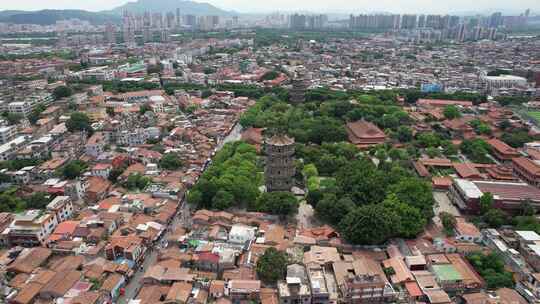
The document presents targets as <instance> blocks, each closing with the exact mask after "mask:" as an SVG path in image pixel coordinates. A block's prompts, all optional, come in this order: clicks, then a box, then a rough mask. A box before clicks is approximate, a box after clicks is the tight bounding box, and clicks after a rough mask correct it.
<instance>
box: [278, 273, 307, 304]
mask: <svg viewBox="0 0 540 304" xmlns="http://www.w3.org/2000/svg"><path fill="white" fill-rule="evenodd" d="M277 285H278V286H277V289H278V296H279V303H280V304H295V303H298V304H303V303H311V289H310V287H309V286H310V284H309V280H308V277H307V273H306V268H305V267H304V266H303V265H300V264H293V265H289V266H287V277H286V279H285V281H278V284H277Z"/></svg>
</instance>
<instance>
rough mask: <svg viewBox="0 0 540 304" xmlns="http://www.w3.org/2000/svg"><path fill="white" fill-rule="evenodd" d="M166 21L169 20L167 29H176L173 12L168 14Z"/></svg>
mask: <svg viewBox="0 0 540 304" xmlns="http://www.w3.org/2000/svg"><path fill="white" fill-rule="evenodd" d="M165 19H166V20H167V22H166V27H167V28H168V29H172V28H174V25H175V19H174V13H173V12H168V13H167V15H166V17H165Z"/></svg>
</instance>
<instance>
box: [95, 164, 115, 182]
mask: <svg viewBox="0 0 540 304" xmlns="http://www.w3.org/2000/svg"><path fill="white" fill-rule="evenodd" d="M112 168H113V166H112V165H111V164H104V163H99V164H96V165H95V166H93V167H92V170H91V171H90V174H92V176H97V177H101V178H103V179H107V178H109V174H110V173H111V171H112Z"/></svg>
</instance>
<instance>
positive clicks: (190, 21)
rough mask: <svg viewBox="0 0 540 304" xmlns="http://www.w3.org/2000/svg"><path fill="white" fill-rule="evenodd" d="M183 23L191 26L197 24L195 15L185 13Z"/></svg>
mask: <svg viewBox="0 0 540 304" xmlns="http://www.w3.org/2000/svg"><path fill="white" fill-rule="evenodd" d="M185 23H186V25H187V26H190V27H192V28H194V27H196V26H197V16H195V15H186V20H185Z"/></svg>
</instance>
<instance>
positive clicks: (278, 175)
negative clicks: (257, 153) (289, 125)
mask: <svg viewBox="0 0 540 304" xmlns="http://www.w3.org/2000/svg"><path fill="white" fill-rule="evenodd" d="M265 152H266V165H265V170H264V175H265V181H266V191H268V192H273V191H291V188H292V187H293V185H294V174H295V165H294V139H292V138H290V137H288V136H286V135H275V136H272V137H271V138H269V139H267V140H266V141H265Z"/></svg>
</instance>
